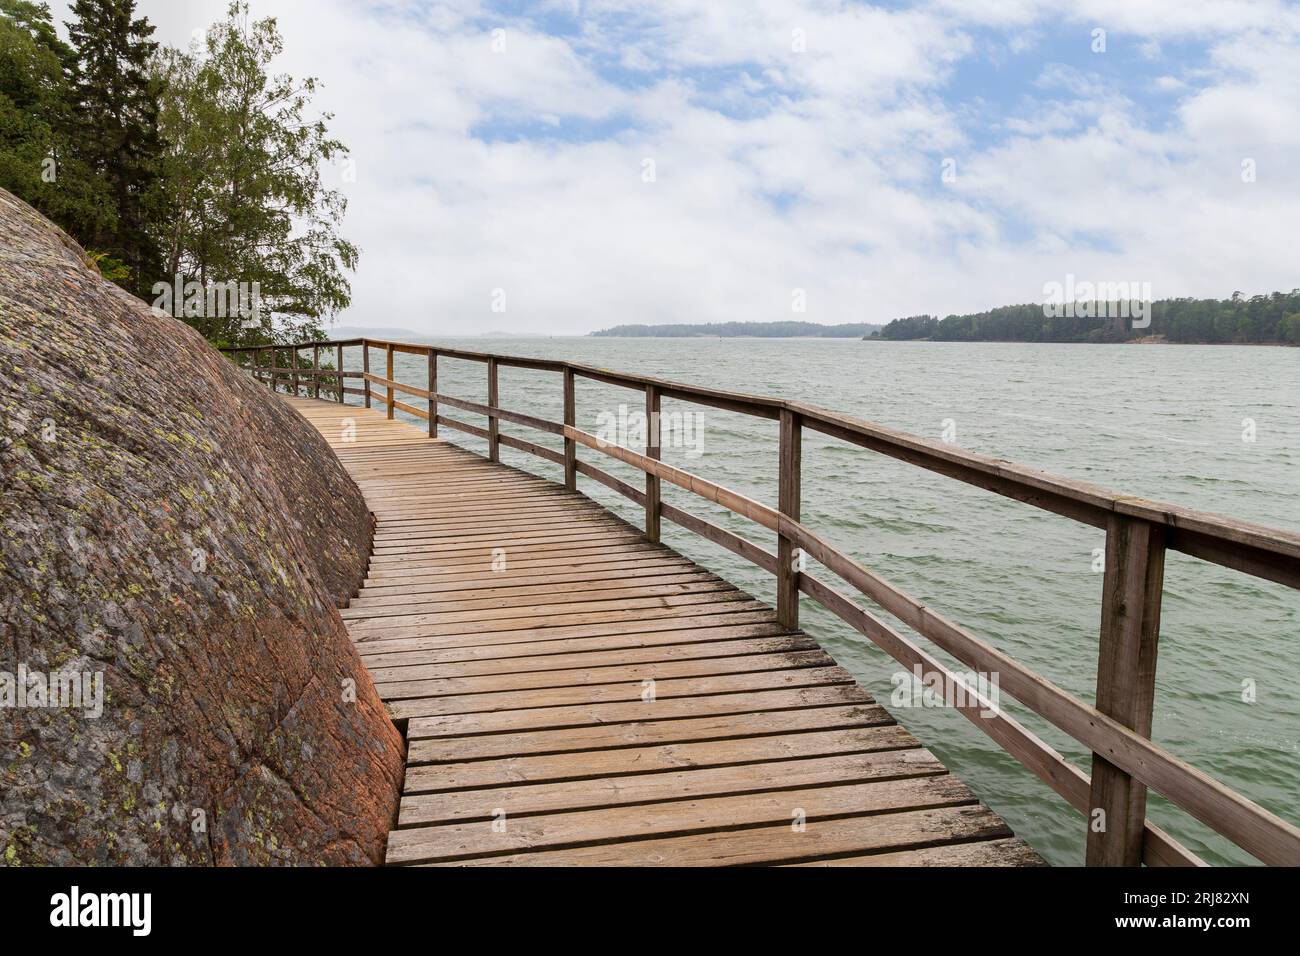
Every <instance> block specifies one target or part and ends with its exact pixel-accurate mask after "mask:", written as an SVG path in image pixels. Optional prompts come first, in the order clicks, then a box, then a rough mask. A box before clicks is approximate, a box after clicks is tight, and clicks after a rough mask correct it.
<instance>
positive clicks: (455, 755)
mask: <svg viewBox="0 0 1300 956" xmlns="http://www.w3.org/2000/svg"><path fill="white" fill-rule="evenodd" d="M775 697H776V695H768V699H767V702H766V704H767V705H768V706H774V701H775ZM876 726H893V718H892V717H890V716H889V713H888V712H887V711H886V710H885V709H884V708H883V707H880V706H878V705H876V704H870V703H862V702H859V703H851V704H844V703H827V704H823V705H820V706H810V707H801V708H799V709H796V710H755V711H748V712H743V713H731V714H720V715H713V716H704V717H683V718H680V719H677V720H632V721H623V722H615V723H612V724H594V725H589V726H581V727H564V728H559V729H548V730H520V731H514V732H511V733H502V734H476V735H472V736H460V737H425V738H420V739H417V740H412V741H411V743H410V748H409V750H408V757H407V763H408V766H409V767H410V768H411V770H412V771H413V770H414V768H415V767H417V766H418V765H421V764H433V763H442V764H450V763H458V762H464V761H476V762H484V761H489V760H493V759H501V760H518V759H523V758H524V757H527V756H530V755H543V756H558V755H561V754H569V755H576V757H577V759H580V760H586V761H598V760H602V759H605V757H606V755H612V756H611V757H610V759H618V753H619V751H620V749H622V748H637V747H649V746H656V745H660V744H670V745H672V746H673V747H674V748H680V747H681V746H684V745H688V744H693V743H699V742H709V741H731V742H733V743H736V742H740V743H741V745H742V746H743V744H744V742H745V741H749V740H761V739H762V738H763V737H765V736H768V737H775V738H777V739H779V740H780V739H792V740H793V741H794V742H792V743H791V746H798V743H797V739H798V738H799V737H801V736H803V735H804V734H807V733H813V732H818V731H825V730H839V729H853V728H860V727H876Z"/></svg>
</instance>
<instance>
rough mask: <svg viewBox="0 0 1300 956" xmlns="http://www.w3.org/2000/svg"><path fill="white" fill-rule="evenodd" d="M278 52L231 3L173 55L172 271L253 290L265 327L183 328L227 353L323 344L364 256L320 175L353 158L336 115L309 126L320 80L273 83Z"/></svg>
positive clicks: (214, 323)
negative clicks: (269, 344)
mask: <svg viewBox="0 0 1300 956" xmlns="http://www.w3.org/2000/svg"><path fill="white" fill-rule="evenodd" d="M282 49H283V42H282V40H281V38H280V35H279V32H278V29H277V27H276V22H275V20H274V19H269V18H268V19H264V20H258V21H250V19H249V14H248V6H247V4H245V3H234V4H232V5H231V6H230V9H229V12H228V14H227V17H226V19H225V20H223V21H221V22H219V23H217V24H215V25H214V26H213V27H212V28H211V29H210V30H209V31H208V34H207V37H206V38H205V40H204V42H203V46H202V50H190V51H179V50H168V51H166V52H165V53H164V54H163V55H162V56H161V57H160V58H159V61H158V70H159V73H160V75H161V77H162V78H163V79H164V80H165V81H166V89H167V92H166V95H165V96H164V99H163V107H162V112H161V117H160V126H161V129H162V133H163V137H164V140H165V142H166V143H167V144H168V146H167V150H166V153H165V156H164V160H163V168H164V173H165V178H166V181H167V183H168V186H169V190H168V196H169V201H170V208H169V209H168V214H167V216H166V217H165V221H166V228H165V230H164V233H163V246H164V251H165V260H166V268H167V271H168V274H169V275H176V274H179V275H181V276H183V277H185V278H186V279H187V280H188V279H193V280H197V281H200V282H208V281H217V282H229V281H238V282H243V283H249V284H252V283H257V285H258V287H259V288H260V307H261V313H262V315H261V318H262V320H263V323H264V324H263V326H262V327H261V328H251V329H246V328H243V327H242V323H241V322H240V321H239V320H238V318H237V317H236V318H230V317H227V318H224V319H223V318H219V317H215V316H205V317H203V318H201V319H197V320H196V319H193V318H191V319H188V321H191V323H192V324H194V325H196V326H197V327H198V328H199V329H200V331H202V332H203V333H204V334H205V335H206V336H208V338H210V339H213V340H217V339H220V340H221V341H224V342H229V343H230V344H238V345H251V344H258V343H260V342H264V341H269V340H270V339H269V336H270V334H271V329H272V328H274V329H275V330H276V332H277V333H278V334H279V335H281V336H283V337H287V338H290V339H294V340H301V339H303V338H324V337H325V336H324V332H323V329H322V325H321V322H322V320H323V319H327V318H329V317H332V316H333V315H334V314H335V313H336V312H338V311H339V310H340V309H342V308H343V307H344V306H346V305H347V303H348V301H349V299H350V295H351V287H350V284H349V282H348V280H347V277H346V275H345V270H351V269H355V268H356V263H357V256H358V251H357V249H356V247H355V246H353V245H352V244H351V243H349V242H347V241H346V240H344V239H343V238H341V237H340V236H339V234H338V226H339V224H340V223H341V221H342V219H343V214H344V211H345V209H346V200H345V199H344V198H343V196H342V194H341V193H339V192H337V191H335V190H332V189H328V188H326V187H325V185H324V183H323V181H322V167H324V166H326V165H328V164H330V163H337V162H340V161H341V160H343V159H345V158H346V156H347V155H348V153H347V149H346V148H345V147H344V146H343V144H342V143H340V142H339V141H338V140H336V139H333V138H332V137H330V135H329V132H328V128H327V125H326V124H327V122H328V121H329V120H330V119H331V117H330V116H329V115H325V116H322V117H319V118H315V119H312V118H308V116H307V112H308V109H309V107H310V103H311V97H312V94H313V93H314V92H315V91H316V81H315V80H314V79H311V78H308V79H305V80H303V81H301V82H298V81H295V80H294V79H293V78H292V77H289V76H283V75H276V76H272V75H270V74H269V72H268V71H269V67H270V64H271V62H272V61H273V60H274V59H275V58H276V57H277V56H278V55H279V54H280V52H281V50H282Z"/></svg>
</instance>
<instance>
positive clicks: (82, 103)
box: [68, 0, 162, 296]
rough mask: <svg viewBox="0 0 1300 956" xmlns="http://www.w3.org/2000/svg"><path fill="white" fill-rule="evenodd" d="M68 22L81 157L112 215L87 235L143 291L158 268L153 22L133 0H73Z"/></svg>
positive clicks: (130, 283)
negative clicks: (109, 223) (104, 190)
mask: <svg viewBox="0 0 1300 956" xmlns="http://www.w3.org/2000/svg"><path fill="white" fill-rule="evenodd" d="M72 15H73V19H72V20H71V21H70V22H69V23H68V36H69V38H70V40H71V41H72V47H73V49H74V53H75V55H74V58H73V61H72V63H71V74H72V96H73V102H74V103H75V105H76V115H77V116H78V117H79V120H80V123H81V127H80V129H79V130H78V136H77V146H78V149H79V150H80V152H81V157H80V158H81V159H83V160H84V161H85V163H86V164H87V165H88V166H89V167H90V168H91V169H92V170H94V171H95V172H96V173H97V174H98V175H99V176H100V177H102V178H103V180H104V182H105V183H106V184H107V187H108V190H109V194H110V196H111V197H112V201H113V204H114V206H115V207H116V213H117V217H116V219H117V222H116V225H115V226H114V227H113V228H111V229H104V230H101V232H100V234H99V235H96V236H94V237H93V238H92V239H90V240H89V244H90V245H92V246H93V247H94V248H96V249H100V250H103V251H105V252H107V253H108V254H109V255H110V256H112V257H115V258H117V259H119V260H120V261H121V262H122V263H123V264H124V265H125V266H126V267H127V268H129V269H130V277H129V279H127V280H126V281H125V282H124V283H123V284H124V285H125V286H126V287H127V288H128V289H130V290H131V291H133V292H135V293H136V294H138V295H142V296H143V295H145V294H146V291H147V290H148V289H149V288H150V287H151V286H152V284H153V282H154V280H155V279H157V278H158V277H159V276H160V275H161V274H162V270H161V265H160V256H159V254H158V250H157V246H156V243H155V242H154V241H153V239H152V238H151V237H150V222H151V216H152V213H153V211H154V206H155V205H156V203H157V201H158V197H157V188H156V186H157V181H158V175H159V157H160V153H161V145H160V141H159V137H158V108H159V107H158V103H159V97H160V93H161V91H160V88H159V85H158V82H157V80H156V79H154V78H153V77H152V76H151V74H150V69H149V68H150V62H151V60H152V58H153V56H154V53H155V51H156V50H157V49H158V44H157V43H155V42H153V41H152V40H151V39H150V37H151V36H152V35H153V32H154V28H153V26H152V24H150V23H149V22H148V21H147V20H145V19H143V18H140V19H136V18H135V0H76V3H75V4H74V5H73V8H72Z"/></svg>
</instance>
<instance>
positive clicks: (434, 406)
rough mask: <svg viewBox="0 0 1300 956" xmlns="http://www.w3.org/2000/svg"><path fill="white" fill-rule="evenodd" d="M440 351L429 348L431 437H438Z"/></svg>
mask: <svg viewBox="0 0 1300 956" xmlns="http://www.w3.org/2000/svg"><path fill="white" fill-rule="evenodd" d="M437 395H438V352H437V350H436V349H429V437H430V438H437V437H438V399H437Z"/></svg>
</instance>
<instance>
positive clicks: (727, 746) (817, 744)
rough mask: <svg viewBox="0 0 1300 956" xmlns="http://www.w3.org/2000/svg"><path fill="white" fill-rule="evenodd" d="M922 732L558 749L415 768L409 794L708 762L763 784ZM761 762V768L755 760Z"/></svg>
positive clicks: (876, 730) (872, 730)
mask: <svg viewBox="0 0 1300 956" xmlns="http://www.w3.org/2000/svg"><path fill="white" fill-rule="evenodd" d="M919 746H920V744H919V743H918V742H917V740H916V738H915V737H913V736H912V735H911V734H909V733H908V732H907V731H905V730H903V729H902V728H901V727H898V726H897V725H893V724H885V725H882V726H874V727H857V728H849V729H846V730H826V731H820V732H818V731H814V732H810V733H803V734H773V735H769V736H765V737H742V738H739V739H737V738H725V739H722V740H706V741H698V742H694V743H677V744H659V745H656V746H649V747H620V748H615V749H611V750H597V751H594V752H593V751H584V752H582V753H552V754H541V755H526V756H516V755H512V756H510V757H506V758H502V759H497V760H476V761H471V762H468V763H465V762H462V763H455V764H425V765H422V766H412V767H411V768H410V769H409V770H407V773H406V783H405V784H404V786H403V793H405V794H407V795H412V796H413V795H415V794H423V793H452V792H456V791H461V790H475V789H482V788H484V787H499V786H504V785H507V784H513V785H519V784H525V783H527V784H530V785H531V784H540V783H554V782H561V781H575V780H576V781H585V780H588V779H603V778H609V777H622V776H626V775H634V774H642V775H644V774H649V773H657V772H660V771H669V770H672V771H681V770H698V769H701V768H708V767H746V768H747V769H745V770H744V771H743V775H744V776H743V778H741V782H742V783H744V785H745V786H747V787H750V788H753V787H758V788H761V787H762V785H763V783H764V782H765V781H773V780H779V781H782V782H784V781H785V780H786V778H785V777H784V776H783V775H779V774H776V773H774V771H776V770H779V769H780V767H781V766H783V765H784V764H783V762H790V761H795V760H796V759H799V758H812V757H833V756H843V755H847V754H870V753H879V752H881V751H887V750H907V749H909V748H918V747H919ZM755 763H763V764H766V767H765V768H764V769H763V773H756V772H755V769H754V768H753V767H751V766H749V765H750V764H755Z"/></svg>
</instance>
